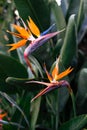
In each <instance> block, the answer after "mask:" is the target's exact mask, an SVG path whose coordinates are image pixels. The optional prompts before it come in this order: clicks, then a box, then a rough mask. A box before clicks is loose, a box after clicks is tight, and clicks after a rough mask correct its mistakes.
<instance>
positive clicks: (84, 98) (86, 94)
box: [76, 68, 87, 113]
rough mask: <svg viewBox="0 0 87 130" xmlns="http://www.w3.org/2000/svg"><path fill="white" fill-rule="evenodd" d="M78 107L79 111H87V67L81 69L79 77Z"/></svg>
mask: <svg viewBox="0 0 87 130" xmlns="http://www.w3.org/2000/svg"><path fill="white" fill-rule="evenodd" d="M76 99H77V100H76V102H77V108H79V109H78V112H79V113H82V112H83V111H84V113H87V104H86V102H87V68H83V69H81V71H80V73H79V78H78V90H77V98H76Z"/></svg>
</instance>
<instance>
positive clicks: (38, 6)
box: [14, 0, 50, 30]
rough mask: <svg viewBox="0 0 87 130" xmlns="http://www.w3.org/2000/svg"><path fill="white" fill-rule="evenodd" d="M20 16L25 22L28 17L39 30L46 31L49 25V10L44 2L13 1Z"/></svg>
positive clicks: (29, 0)
mask: <svg viewBox="0 0 87 130" xmlns="http://www.w3.org/2000/svg"><path fill="white" fill-rule="evenodd" d="M14 2H15V4H16V7H17V9H18V11H19V14H20V16H21V17H22V18H23V20H24V21H25V22H26V20H27V19H28V16H30V17H31V18H32V19H33V20H34V22H35V23H36V24H37V25H38V26H39V27H40V29H42V30H43V29H47V28H48V27H49V24H50V8H49V3H48V1H45V0H37V1H35V0H14Z"/></svg>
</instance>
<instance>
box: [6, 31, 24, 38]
mask: <svg viewBox="0 0 87 130" xmlns="http://www.w3.org/2000/svg"><path fill="white" fill-rule="evenodd" d="M7 32H8V33H10V34H12V35H14V36H16V37H18V38H23V37H22V35H21V34H18V33H14V32H10V31H8V30H7Z"/></svg>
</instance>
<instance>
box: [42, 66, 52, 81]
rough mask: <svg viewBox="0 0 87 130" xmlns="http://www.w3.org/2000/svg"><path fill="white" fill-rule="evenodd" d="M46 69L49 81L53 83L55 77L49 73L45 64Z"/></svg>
mask: <svg viewBox="0 0 87 130" xmlns="http://www.w3.org/2000/svg"><path fill="white" fill-rule="evenodd" d="M44 69H45V72H46V75H47V77H48V79H49V81H50V82H52V80H53V77H52V76H51V75H50V74H49V72H48V71H47V69H46V65H45V64H44Z"/></svg>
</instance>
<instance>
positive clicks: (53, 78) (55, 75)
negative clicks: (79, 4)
mask: <svg viewBox="0 0 87 130" xmlns="http://www.w3.org/2000/svg"><path fill="white" fill-rule="evenodd" d="M44 68H45V72H46V75H47V77H48V79H49V81H50V83H47V82H39V81H29V82H27V83H37V84H42V85H45V86H47V87H46V88H45V89H43V90H42V91H41V92H39V93H38V94H37V95H36V96H35V97H34V98H33V99H32V100H31V102H32V101H34V100H35V99H36V98H38V97H40V96H42V95H44V94H46V93H48V92H49V91H52V90H54V89H56V88H59V87H62V86H67V87H68V89H69V92H71V91H72V89H71V88H70V85H69V83H68V82H67V81H66V80H60V79H62V78H63V77H65V76H67V75H68V74H69V73H71V72H72V70H73V68H71V67H69V68H68V69H66V70H65V71H63V72H61V73H59V68H58V60H57V61H56V65H55V67H54V69H53V71H52V74H50V73H49V72H48V71H47V69H46V66H45V67H44ZM58 80H60V81H58Z"/></svg>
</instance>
